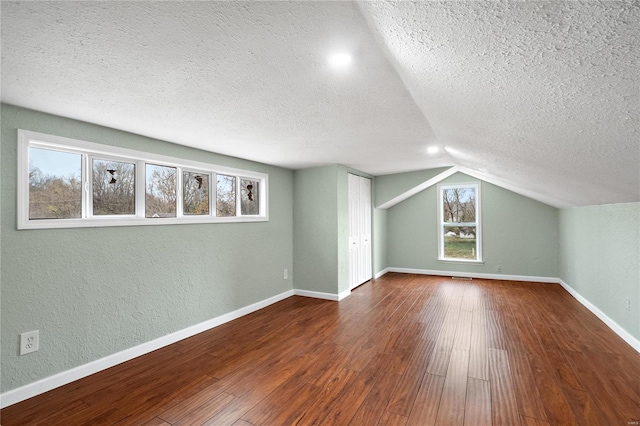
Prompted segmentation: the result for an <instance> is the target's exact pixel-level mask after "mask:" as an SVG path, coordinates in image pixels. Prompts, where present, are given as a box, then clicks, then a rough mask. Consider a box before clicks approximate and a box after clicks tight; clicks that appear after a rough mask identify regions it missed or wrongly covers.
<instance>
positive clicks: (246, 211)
mask: <svg viewBox="0 0 640 426" xmlns="http://www.w3.org/2000/svg"><path fill="white" fill-rule="evenodd" d="M240 185H241V186H242V191H241V193H240V195H241V198H240V211H241V213H240V214H242V215H243V216H244V215H252V214H254V215H257V214H260V203H259V198H258V196H259V194H258V181H255V180H249V179H240Z"/></svg>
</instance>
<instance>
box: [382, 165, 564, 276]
mask: <svg viewBox="0 0 640 426" xmlns="http://www.w3.org/2000/svg"><path fill="white" fill-rule="evenodd" d="M440 172H442V170H439V171H437V172H436V173H434V174H433V176H435V175H436V174H438V173H440ZM402 175H403V174H401V175H393V176H382V177H377V178H376V190H378V189H379V188H382V187H385V186H387V183H386V182H385V180H387V179H393V181H394V186H395V187H396V188H398V190H400V189H404V188H406V189H409V188H411V187H412V186H416V185H417V184H419V183H422V182H415V179H414V177H415V174H409V175H408V177H409V179H410V182H411V184H412V186H408V187H407V185H402V184H401V182H402ZM433 176H426V177H427V179H429V178H430V177H433ZM427 179H425V180H427ZM423 182H424V180H423ZM472 182H481V181H479V180H478V179H475V178H472V177H470V176H467V175H465V174H462V173H456V174H454V175H453V176H450V177H448V178H446V179H444V180H443V181H442V182H441V183H472ZM406 189H405V190H406ZM397 195H400V194H399V193H398V194H389V195H387V197H388V198H389V199H391V198H393V197H395V196H397ZM481 203H482V234H483V237H482V250H483V261H484V264H468V263H467V264H462V263H452V262H444V261H439V260H438V237H437V223H438V222H437V185H433V186H431V187H429V188H427V189H425V190H424V191H422V192H419V193H418V194H416V195H414V196H412V197H410V198H408V199H406V200H404V201H402V202H401V203H399V204H397V205H395V206H393V207H391V208H390V209H388V211H387V226H386V249H387V262H388V267H395V268H412V269H426V270H435V271H447V272H469V273H485V274H498V273H499V274H504V275H524V276H535V277H557V276H558V209H556V208H555V207H551V206H549V205H546V204H543V203H540V202H537V201H535V200H532V199H530V198H527V197H523V196H521V195H519V194H516V193H514V192H511V191H508V190H506V189H503V188H500V187H498V186H495V185H492V184H490V183H487V182H481ZM376 204H379V203H378V198H377V197H376ZM376 229H380V227H376ZM375 238H384V237H380V236H378V235H376V236H375ZM376 266H377V267H378V268H379V267H380V265H376ZM499 267H501V268H502V271H501V272H498V268H499ZM379 271H380V269H377V270H376V272H379Z"/></svg>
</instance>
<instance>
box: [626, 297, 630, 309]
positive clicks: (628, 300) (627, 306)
mask: <svg viewBox="0 0 640 426" xmlns="http://www.w3.org/2000/svg"><path fill="white" fill-rule="evenodd" d="M625 306H626V308H627V312H631V299H629V298H628V297H627V301H626V303H625Z"/></svg>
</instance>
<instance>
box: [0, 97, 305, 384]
mask: <svg viewBox="0 0 640 426" xmlns="http://www.w3.org/2000/svg"><path fill="white" fill-rule="evenodd" d="M1 108H2V129H1V131H2V147H1V148H2V149H1V161H2V163H1V164H2V167H1V174H2V179H1V184H2V192H1V194H2V202H1V209H2V210H1V211H0V213H1V217H0V222H1V223H0V232H1V239H0V240H1V241H0V252H1V258H0V261H1V271H2V277H1V278H2V284H1V309H2V312H1V322H2V338H1V339H2V340H1V343H2V344H1V347H2V348H1V357H2V380H1V382H2V387H1V391H2V392H6V391H8V390H11V389H14V388H17V387H20V386H22V385H25V384H28V383H31V382H34V381H36V380H39V379H42V378H45V377H48V376H50V375H53V374H56V373H58V372H62V371H65V370H68V369H71V368H73V367H76V366H79V365H82V364H86V363H88V362H91V361H94V360H97V359H99V358H102V357H105V356H107V355H110V354H113V353H117V352H119V351H122V350H125V349H128V348H131V347H133V346H136V345H138V344H141V343H144V342H147V341H150V340H153V339H155V338H158V337H162V336H165V335H167V334H169V333H172V332H175V331H178V330H181V329H184V328H186V327H189V326H192V325H194V324H198V323H200V322H203V321H207V320H209V319H212V318H215V317H217V316H220V315H222V314H225V313H228V312H231V311H234V310H236V309H238V308H241V307H244V306H247V305H250V304H252V303H255V302H258V301H262V300H264V299H267V298H269V297H272V296H275V295H277V294H280V293H283V292H285V291H288V290H291V289H292V288H293V285H292V280H283V269H284V268H289V270H291V269H292V266H293V244H292V242H293V201H292V194H293V173H292V172H291V171H290V170H286V169H282V168H278V167H272V166H268V165H265V164H260V163H255V162H250V161H246V160H241V159H237V158H231V157H226V156H222V155H217V154H213V153H210V152H205V151H200V150H196V149H191V148H187V147H183V146H179V145H175V144H171V143H168V142H163V141H158V140H154V139H150V138H146V137H143V136H139V135H134V134H130V133H126V132H122V131H117V130H114V129H109V128H104V127H100V126H96V125H92V124H88V123H83V122H79V121H74V120H70V119H66V118H62V117H57V116H53V115H48V114H44V113H39V112H35V111H30V110H26V109H22V108H17V107H14V106H10V105H2V107H1ZM18 128H22V129H27V130H33V131H36V132H42V133H48V134H53V135H58V136H65V137H70V138H76V139H82V140H86V141H90V142H97V143H102V144H108V145H114V146H121V147H126V148H130V149H136V150H140V151H146V152H153V153H157V154H162V155H169V156H174V157H178V158H185V159H190V160H195V161H200V162H210V163H213V164H219V165H224V166H229V167H236V168H241V169H248V170H255V171H259V172H265V173H268V174H269V209H270V212H269V213H270V215H269V217H270V219H269V221H268V222H256V223H228V224H227V223H225V224H220V223H212V224H188V225H187V224H182V225H159V226H127V227H113V228H75V229H47V230H22V231H18V230H17V229H16V163H17V158H16V148H17V141H16V139H17V129H18ZM36 329H37V330H40V350H39V351H38V352H35V353H31V354H28V355H24V356H18V347H19V334H20V333H23V332H26V331H31V330H36Z"/></svg>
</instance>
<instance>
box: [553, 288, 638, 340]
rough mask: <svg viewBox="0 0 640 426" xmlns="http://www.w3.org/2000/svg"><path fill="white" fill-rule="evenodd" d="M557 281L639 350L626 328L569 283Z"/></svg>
mask: <svg viewBox="0 0 640 426" xmlns="http://www.w3.org/2000/svg"><path fill="white" fill-rule="evenodd" d="M558 283H559V284H560V285H561V286H562V287H563V288H564V289H565V290H567V292H568V293H569V294H570V295H572V296H573V297H574V298H575V299H576V300H577V301H578V302H580V303H582V305H583V306H584V307H585V308H587V309H589V310H590V311H591V312H592V313H593V314H594V315H595V316H597V317H598V318H600V320H601V321H602V322H603V323H605V324H606V325H607V327H609V328H610V329H611V330H613V331H614V332H615V333H616V334H617V335H618V336H620V338H621V339H622V340H624V341H625V342H627V343H628V344H629V345H630V346H631V347H632V348H633V349H635V350H636V351H638V352H640V340H638V339H636V338H635V337H633V336H632V335H631V334H630V333H629V332H628V331H627V330H625V329H624V328H622V327H621V326H620V325H619V324H618V323H617V322H615V321H614V320H612V319H611V318H609V317H608V316H607V314H605V313H604V312H602V311H601V310H600V309H598V307H597V306H595V305H594V304H593V303H591V302H589V301H588V300H587V299H585V298H584V297H583V296H582V295H581V294H580V293H578V292H577V291H575V290H574V289H573V287H571V286H570V285H569V284H567V283H565V282H564V281H562V280H561V279H559V280H558Z"/></svg>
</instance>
